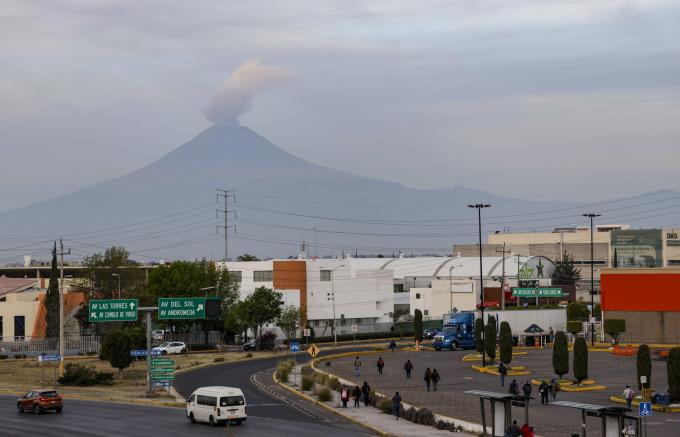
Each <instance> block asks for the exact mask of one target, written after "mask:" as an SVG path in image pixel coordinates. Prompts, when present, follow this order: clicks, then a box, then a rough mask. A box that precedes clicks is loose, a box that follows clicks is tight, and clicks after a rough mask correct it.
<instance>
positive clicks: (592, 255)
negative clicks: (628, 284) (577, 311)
mask: <svg viewBox="0 0 680 437" xmlns="http://www.w3.org/2000/svg"><path fill="white" fill-rule="evenodd" d="M601 215H602V214H595V213H593V212H589V213H586V214H583V217H588V218H590V345H591V346H595V320H594V319H595V264H594V263H595V261H594V258H595V253H594V252H595V251H594V248H593V247H594V245H593V219H594V218H595V217H600V216H601Z"/></svg>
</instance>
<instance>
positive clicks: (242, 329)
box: [223, 301, 250, 340]
mask: <svg viewBox="0 0 680 437" xmlns="http://www.w3.org/2000/svg"><path fill="white" fill-rule="evenodd" d="M223 326H224V329H226V330H227V331H230V332H232V333H234V334H241V335H243V339H245V340H247V339H248V328H249V327H250V322H249V320H248V303H247V302H245V301H239V302H236V303H235V304H234V305H233V306H232V307H231V309H230V310H229V312H228V313H227V315H226V316H225V317H224V325H223Z"/></svg>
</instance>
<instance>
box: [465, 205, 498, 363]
mask: <svg viewBox="0 0 680 437" xmlns="http://www.w3.org/2000/svg"><path fill="white" fill-rule="evenodd" d="M490 207H491V205H490V204H488V203H475V204H474V205H468V208H476V209H477V223H478V228H479V292H480V298H481V301H482V302H481V304H480V310H481V317H482V323H484V267H483V266H482V208H490ZM493 340H494V341H496V339H495V338H494V339H493ZM484 341H485V338H484V329H482V344H484ZM482 367H486V353H485V352H482Z"/></svg>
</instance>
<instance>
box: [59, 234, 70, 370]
mask: <svg viewBox="0 0 680 437" xmlns="http://www.w3.org/2000/svg"><path fill="white" fill-rule="evenodd" d="M70 254H71V249H69V250H68V252H66V255H70ZM59 257H60V260H61V261H60V264H61V266H60V270H61V272H60V273H59V277H60V280H59V355H60V356H61V360H59V376H64V242H63V241H62V239H61V238H60V239H59Z"/></svg>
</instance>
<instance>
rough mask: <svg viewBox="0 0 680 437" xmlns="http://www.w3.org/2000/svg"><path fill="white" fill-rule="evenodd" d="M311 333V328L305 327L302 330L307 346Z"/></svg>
mask: <svg viewBox="0 0 680 437" xmlns="http://www.w3.org/2000/svg"><path fill="white" fill-rule="evenodd" d="M311 335H312V330H311V329H309V328H305V329H303V330H302V336H303V337H304V338H305V343H306V344H307V346H309V337H311Z"/></svg>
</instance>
